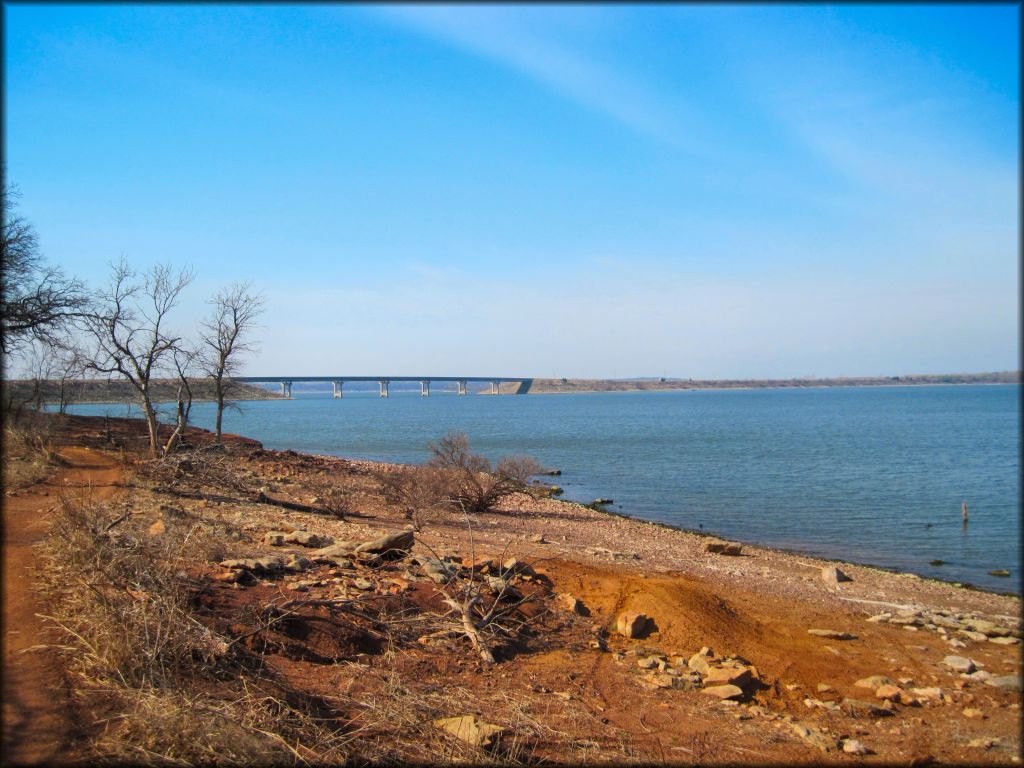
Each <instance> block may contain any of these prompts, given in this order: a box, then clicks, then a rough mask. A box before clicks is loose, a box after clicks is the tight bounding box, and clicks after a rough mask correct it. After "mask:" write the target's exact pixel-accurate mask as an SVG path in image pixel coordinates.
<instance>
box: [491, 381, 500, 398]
mask: <svg viewBox="0 0 1024 768" xmlns="http://www.w3.org/2000/svg"><path fill="white" fill-rule="evenodd" d="M491 394H492V395H496V394H498V382H496V381H492V382H491Z"/></svg>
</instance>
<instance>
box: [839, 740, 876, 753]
mask: <svg viewBox="0 0 1024 768" xmlns="http://www.w3.org/2000/svg"><path fill="white" fill-rule="evenodd" d="M843 752H845V753H846V754H848V755H867V754H870V753H871V750H869V749H868V748H867V747H865V746H864V743H863V742H861V741H857V739H845V740H844V741H843Z"/></svg>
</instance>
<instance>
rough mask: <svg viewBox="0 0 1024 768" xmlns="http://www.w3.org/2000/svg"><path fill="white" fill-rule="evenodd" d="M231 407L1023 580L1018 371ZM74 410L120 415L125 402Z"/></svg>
mask: <svg viewBox="0 0 1024 768" xmlns="http://www.w3.org/2000/svg"><path fill="white" fill-rule="evenodd" d="M328 386H329V385H328ZM241 405H242V412H241V413H238V412H228V413H227V414H225V419H224V421H225V431H229V432H234V433H238V434H242V435H246V436H248V437H252V438H255V439H257V440H259V441H261V442H262V443H263V444H264V445H265V446H266V447H268V448H277V449H286V448H291V449H294V450H297V451H303V452H310V453H322V454H332V455H338V456H347V457H352V458H363V459H375V460H382V461H396V462H421V461H423V460H425V459H426V458H427V455H428V454H427V448H426V445H427V442H428V441H430V440H435V439H437V438H438V437H440V436H442V435H444V434H445V433H446V432H448V431H449V430H459V431H462V432H465V433H466V434H467V435H468V436H469V439H470V445H471V447H472V448H474V449H475V450H476V451H478V452H480V453H483V454H485V455H487V456H488V457H490V458H492V459H495V458H498V457H500V456H502V455H504V454H508V453H527V454H530V455H532V456H534V457H536V458H537V459H539V460H540V461H541V462H542V463H543V464H545V465H546V466H549V467H554V468H558V469H561V470H562V476H561V477H557V478H551V480H553V481H554V482H556V483H558V484H559V485H561V486H563V487H564V488H565V498H569V499H573V500H578V501H583V502H588V501H591V500H593V499H595V498H597V497H604V498H611V499H614V502H615V503H614V505H613V506H612V509H614V510H615V511H617V512H622V513H624V514H627V515H630V516H633V517H639V518H644V519H648V520H655V521H659V522H664V523H669V524H671V525H674V526H678V527H682V528H688V529H694V530H696V529H700V528H701V527H702V528H703V530H704V531H706V532H713V533H715V534H719V535H722V536H725V537H729V538H733V539H736V540H739V541H743V542H749V543H755V544H765V545H769V546H776V547H783V548H786V549H790V550H794V551H799V552H805V553H808V554H812V555H819V556H822V557H830V558H840V559H844V560H850V561H854V562H861V563H868V564H872V565H878V566H882V567H888V568H896V569H899V570H904V571H910V572H913V573H917V574H920V575H923V576H930V577H936V578H943V579H947V580H951V581H960V582H964V583H970V584H973V585H975V586H978V587H983V588H986V589H993V590H999V591H1009V592H1015V593H1018V594H1019V592H1020V555H1019V549H1020V477H1019V475H1020V387H1019V386H1018V385H987V386H986V385H978V386H972V385H962V386H934V387H864V388H821V389H757V390H733V391H727V390H709V391H691V392H637V393H632V392H619V393H594V394H571V395H564V394H563V395H528V396H522V397H520V396H512V395H508V396H499V397H491V396H476V395H470V396H466V397H457V396H455V395H454V394H448V393H443V392H437V391H436V390H435V391H434V392H433V393H432V394H431V397H429V398H422V397H420V396H419V394H418V392H416V393H400V392H396V391H395V390H394V389H392V393H391V397H389V398H387V399H383V398H380V397H378V396H376V395H375V394H372V393H368V392H362V393H357V392H349V391H348V390H347V389H346V395H345V397H344V398H343V399H340V400H334V399H332V398H331V396H330V393H329V392H326V393H323V394H317V393H304V394H298V395H297V396H296V399H294V400H291V401H256V402H245V403H242V404H241ZM71 410H72V412H75V413H88V414H97V413H103V412H109V413H111V415H118V416H123V415H125V406H124V405H120V406H100V405H81V406H74V407H73V408H72V409H71ZM137 413H138V412H137V410H136V411H135V414H136V415H137ZM193 422H194V423H196V424H198V425H199V426H203V427H207V428H209V427H212V424H213V407H212V405H211V404H209V403H197V404H196V405H195V406H194V407H193ZM965 500H966V501H967V503H968V507H969V512H970V523H969V525H968V526H967V527H964V526H962V524H961V513H960V505H961V503H962V502H963V501H965ZM932 560H943V561H945V564H944V565H941V566H932V565H930V564H929V562H930V561H932ZM993 569H1008V570H1009V571H1010V572H1011V574H1012V576H1011V578H1009V579H1007V578H1000V577H995V576H990V575H988V571H990V570H993Z"/></svg>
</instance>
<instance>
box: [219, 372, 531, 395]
mask: <svg viewBox="0 0 1024 768" xmlns="http://www.w3.org/2000/svg"><path fill="white" fill-rule="evenodd" d="M237 380H238V381H244V382H247V383H249V384H280V385H281V394H282V395H283V396H284V397H288V398H290V397H291V396H292V384H293V383H294V382H296V381H302V382H305V381H329V382H331V388H332V390H333V392H334V397H335V398H339V397H341V396H342V390H343V388H344V386H345V382H346V381H376V382H378V383H379V384H380V396H381V397H387V396H388V387H389V385H390V384H391V382H393V381H418V382H419V383H420V395H421V396H422V397H429V396H430V382H432V381H454V382H455V383H456V385H457V389H456V391H457V392H458V394H460V395H465V394H466V392H467V389H466V385H467V384H468V383H469V382H471V381H482V382H490V384H491V394H492V395H497V394H499V393H500V391H501V389H500V385H501V384H503V383H505V382H513V383H518V384H519V388H518V389H516V394H517V395H525V394H526V393H527V392H529V391H530V385H532V384H533V379H520V378H515V377H509V376H239V377H238V378H237Z"/></svg>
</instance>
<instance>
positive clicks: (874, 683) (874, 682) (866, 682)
mask: <svg viewBox="0 0 1024 768" xmlns="http://www.w3.org/2000/svg"><path fill="white" fill-rule="evenodd" d="M893 684H895V681H894V680H892V679H891V678H888V677H886V676H885V675H872V676H871V677H865V678H862V679H860V680H858V681H857V682H856V683H854V685H855V686H856V687H857V688H869V689H871V690H872V691H874V690H877V689H878V688H880V687H881V686H883V685H893Z"/></svg>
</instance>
